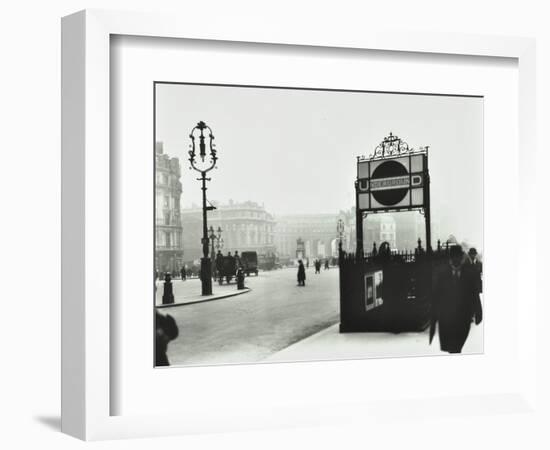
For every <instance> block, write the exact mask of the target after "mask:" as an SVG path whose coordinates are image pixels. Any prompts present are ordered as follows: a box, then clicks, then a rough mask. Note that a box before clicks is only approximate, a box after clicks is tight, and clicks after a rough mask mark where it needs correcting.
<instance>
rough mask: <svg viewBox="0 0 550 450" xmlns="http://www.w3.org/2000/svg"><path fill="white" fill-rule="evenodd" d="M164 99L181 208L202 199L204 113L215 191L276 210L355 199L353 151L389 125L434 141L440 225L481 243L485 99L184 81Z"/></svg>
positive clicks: (160, 99)
mask: <svg viewBox="0 0 550 450" xmlns="http://www.w3.org/2000/svg"><path fill="white" fill-rule="evenodd" d="M156 98H157V103H156V108H157V109H156V113H157V128H156V140H157V141H162V142H163V143H164V149H165V152H166V153H168V154H169V155H170V156H176V157H179V158H180V162H181V166H182V180H181V181H182V184H183V195H182V201H181V205H182V207H186V206H190V205H191V204H192V203H196V204H200V202H201V191H200V183H199V182H198V181H196V178H197V173H196V172H194V171H190V170H188V167H189V164H188V161H187V158H188V154H187V152H188V150H189V143H190V142H191V141H190V139H189V137H188V136H189V132H190V131H191V129H192V128H193V127H194V126H195V125H196V123H197V122H198V121H200V120H203V121H205V122H206V123H207V124H208V125H209V126H210V127H211V128H212V130H213V132H214V135H215V137H216V139H215V142H216V144H217V150H218V156H219V160H218V169H217V170H214V171H212V172H210V173H211V175H212V181H211V182H210V183H209V186H208V188H209V189H208V198H209V199H210V200H217V201H221V202H227V201H228V200H229V199H233V200H235V201H244V200H252V201H256V202H258V203H264V204H265V207H266V209H267V210H268V211H269V212H271V213H273V214H288V213H337V212H338V211H339V210H341V209H344V210H345V209H349V208H350V207H352V206H354V204H355V195H354V181H355V178H356V159H355V157H356V156H357V155H363V154H364V155H370V154H371V153H372V152H373V151H374V148H375V147H376V146H377V145H378V144H379V143H380V142H381V141H382V139H383V138H384V137H385V136H387V135H388V134H389V132H390V131H391V132H393V134H395V135H398V136H399V137H400V138H402V139H403V140H404V141H406V142H407V143H408V144H409V145H410V146H412V147H415V148H417V147H421V146H426V145H428V146H430V154H429V166H430V175H431V181H432V183H431V197H432V217H433V218H434V221H439V222H440V224H441V228H442V234H443V233H447V232H452V233H453V234H455V235H456V236H457V238H458V239H459V240H463V239H468V240H469V241H470V242H471V243H473V244H475V245H477V246H479V247H481V245H482V213H483V210H482V206H483V205H482V195H483V191H482V188H483V179H482V176H483V166H482V163H483V100H482V99H480V98H465V97H444V96H428V95H400V94H377V93H351V92H326V91H303V90H289V89H262V88H236V87H218V86H196V85H178V84H169V85H168V84H161V85H157V90H156ZM438 237H440V236H434V240H436V239H437V238H438ZM441 237H442V238H446V237H447V236H441Z"/></svg>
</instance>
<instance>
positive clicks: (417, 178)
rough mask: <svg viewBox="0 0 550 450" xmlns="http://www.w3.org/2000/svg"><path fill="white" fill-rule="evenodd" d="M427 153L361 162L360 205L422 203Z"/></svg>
mask: <svg viewBox="0 0 550 450" xmlns="http://www.w3.org/2000/svg"><path fill="white" fill-rule="evenodd" d="M425 157H426V155H425V154H413V155H407V156H400V157H396V158H388V159H379V160H364V161H359V162H358V167H357V179H358V183H357V185H358V186H357V188H358V194H359V205H358V206H359V209H362V210H373V211H374V210H384V209H406V208H418V207H422V206H423V203H424V177H425V175H424V174H425V168H426V165H425V164H426V161H425V160H424V158H425Z"/></svg>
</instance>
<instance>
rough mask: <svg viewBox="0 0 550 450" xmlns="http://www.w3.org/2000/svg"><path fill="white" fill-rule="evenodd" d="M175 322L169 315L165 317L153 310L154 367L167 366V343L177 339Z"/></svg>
mask: <svg viewBox="0 0 550 450" xmlns="http://www.w3.org/2000/svg"><path fill="white" fill-rule="evenodd" d="M178 334H179V330H178V326H177V324H176V321H175V320H174V318H173V317H172V316H171V315H170V314H166V315H165V316H164V315H162V314H161V313H159V312H158V311H156V310H155V366H169V365H170V361H168V355H167V354H166V351H167V350H168V343H169V342H170V341H173V340H174V339H176V338H177V337H178Z"/></svg>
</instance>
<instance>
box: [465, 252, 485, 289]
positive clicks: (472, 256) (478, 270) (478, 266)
mask: <svg viewBox="0 0 550 450" xmlns="http://www.w3.org/2000/svg"><path fill="white" fill-rule="evenodd" d="M465 266H466V268H467V269H468V270H471V271H473V272H474V275H475V277H476V281H477V284H478V290H479V292H481V291H482V288H481V274H482V273H483V266H482V263H481V261H480V260H479V258H478V257H477V250H476V249H475V248H474V247H471V248H470V250H468V257H467V258H466V261H465Z"/></svg>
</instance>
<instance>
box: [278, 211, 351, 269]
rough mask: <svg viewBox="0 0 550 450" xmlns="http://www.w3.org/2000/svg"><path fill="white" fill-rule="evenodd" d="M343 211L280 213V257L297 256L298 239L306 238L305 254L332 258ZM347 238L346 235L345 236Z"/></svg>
mask: <svg viewBox="0 0 550 450" xmlns="http://www.w3.org/2000/svg"><path fill="white" fill-rule="evenodd" d="M340 216H341V214H330V213H329V214H288V215H281V216H276V217H275V221H276V225H275V246H276V248H277V253H278V255H279V257H282V258H291V259H294V258H296V254H297V253H296V252H297V250H298V239H301V240H303V242H304V244H303V245H304V253H305V255H304V257H306V258H328V257H331V256H336V255H334V254H333V253H334V248H335V241H337V238H338V234H337V230H336V226H337V223H338V219H339V218H340ZM344 240H345V237H344Z"/></svg>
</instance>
